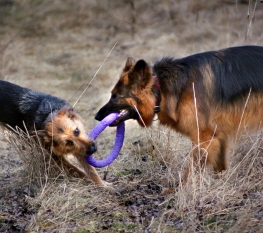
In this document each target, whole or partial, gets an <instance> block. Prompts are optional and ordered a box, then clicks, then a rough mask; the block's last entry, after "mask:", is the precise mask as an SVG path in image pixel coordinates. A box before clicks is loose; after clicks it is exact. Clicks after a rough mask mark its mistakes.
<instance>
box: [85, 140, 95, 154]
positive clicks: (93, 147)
mask: <svg viewBox="0 0 263 233" xmlns="http://www.w3.org/2000/svg"><path fill="white" fill-rule="evenodd" d="M96 151H97V146H96V144H95V143H92V144H91V145H90V146H89V147H88V150H87V154H88V155H91V154H93V153H95V152H96Z"/></svg>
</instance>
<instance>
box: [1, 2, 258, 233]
mask: <svg viewBox="0 0 263 233" xmlns="http://www.w3.org/2000/svg"><path fill="white" fill-rule="evenodd" d="M115 44H116V46H115V47H114V45H115ZM245 44H257V45H263V3H261V1H256V0H254V1H248V0H247V1H246V0H236V1H235V0H221V1H206V0H199V1H198V0H178V1H173V0H164V1H156V0H147V1H146V0H142V1H135V0H125V1H117V0H103V1H96V0H89V1H86V0H80V1H73V0H65V1H62V0H52V1H51V0H45V1H40V0H34V1H33V0H21V1H15V0H0V78H1V79H2V80H7V81H10V82H13V83H16V84H19V85H21V86H24V87H27V88H31V89H35V90H38V91H41V92H45V93H49V94H52V95H55V96H58V97H60V98H63V99H65V100H67V101H69V103H71V104H72V105H73V104H75V102H76V100H77V99H78V97H79V96H80V94H81V93H82V91H83V90H84V88H85V87H86V86H87V85H88V84H89V87H88V88H87V91H86V92H85V93H84V94H83V95H82V97H81V98H80V100H79V101H78V102H77V104H76V107H75V109H76V110H77V111H78V112H79V113H80V114H81V116H82V117H83V118H84V119H85V120H86V122H87V125H88V128H89V129H91V128H92V127H94V126H95V124H96V123H97V122H96V121H95V120H94V115H95V113H96V112H97V111H98V109H99V108H100V107H101V106H102V105H103V104H104V103H105V102H106V101H107V100H108V98H109V96H110V90H111V88H112V87H113V85H114V84H115V82H116V81H117V80H118V76H119V74H120V72H121V70H122V68H123V66H124V64H125V61H126V59H127V57H129V56H132V57H133V58H135V59H145V60H146V61H148V62H150V63H151V64H152V63H153V62H154V61H155V60H156V59H160V58H162V57H163V56H173V57H178V58H179V57H184V56H187V55H190V54H194V53H198V52H203V51H207V50H217V49H221V48H225V47H230V46H238V45H245ZM111 49H112V52H111V53H109V52H110V50H111ZM108 55H109V56H108ZM107 56H108V58H107V59H106V61H105V63H104V64H103V61H104V59H105V58H106V57H107ZM102 64H103V66H102V67H101V68H100V69H99V67H100V66H101V65H102ZM98 69H99V72H98V73H97V74H96V76H94V74H95V73H96V72H97V71H98ZM0 114H1V113H0ZM126 128H127V129H126V135H125V143H124V146H123V149H122V152H121V153H120V156H119V158H118V159H117V160H116V161H115V162H114V163H113V164H112V165H111V166H109V167H108V168H104V169H100V170H99V173H100V175H101V176H102V177H103V176H105V177H106V179H107V180H108V181H111V182H113V183H114V186H115V187H116V190H117V191H116V192H114V193H112V192H110V191H107V190H103V189H101V188H97V187H94V186H93V185H92V184H88V183H85V182H82V181H80V180H78V179H75V180H74V181H72V180H68V179H65V180H62V181H61V180H59V181H57V180H55V179H54V180H52V181H50V179H47V182H46V183H44V184H42V185H36V184H34V182H30V181H28V179H26V178H25V177H27V176H26V175H25V176H24V175H23V174H25V164H23V162H22V160H21V157H19V153H18V152H17V151H16V150H15V148H14V146H13V145H12V144H10V143H9V142H8V141H7V140H6V139H5V137H4V134H5V132H4V130H2V131H1V135H0V137H1V138H0V139H1V140H0V159H1V163H0V167H1V170H0V232H83V233H84V232H263V223H262V222H263V205H262V203H263V184H262V181H261V180H260V177H262V175H263V158H262V155H261V154H260V153H259V152H258V151H260V150H259V149H258V148H259V147H256V148H257V150H256V149H255V150H254V149H253V151H257V153H256V152H255V153H254V152H253V153H250V152H251V150H250V149H251V147H249V148H248V147H245V148H244V145H247V144H246V143H247V141H246V143H245V144H243V147H238V148H237V150H235V151H234V152H233V151H231V154H232V157H231V158H230V159H229V166H230V167H231V166H232V168H233V167H234V166H235V164H236V163H237V161H242V162H243V160H242V159H240V157H239V158H237V157H238V156H236V155H240V154H242V155H246V156H243V157H242V158H246V159H245V160H246V161H252V160H253V161H258V163H257V167H255V168H254V167H253V169H254V170H253V171H252V172H251V173H252V175H250V173H249V176H248V174H247V173H246V166H245V165H244V167H245V168H244V169H240V168H238V169H232V171H236V173H235V174H234V175H233V173H232V172H229V171H228V173H227V174H226V175H225V176H224V177H223V178H222V180H221V179H219V180H216V179H213V178H211V180H210V178H207V177H206V178H204V179H206V180H205V184H206V185H204V186H205V187H202V188H200V187H191V188H189V190H187V191H185V190H181V191H180V192H175V193H173V194H172V195H170V196H167V197H163V196H161V195H160V192H161V191H162V190H163V189H164V188H166V187H169V186H171V187H173V185H174V184H175V183H176V182H177V181H178V180H179V178H180V176H181V174H182V172H183V167H184V164H185V160H186V155H187V154H188V153H189V149H190V147H189V144H190V142H189V141H188V139H186V138H184V137H182V136H180V135H177V134H176V133H175V132H171V131H170V130H168V129H166V128H162V127H159V126H158V122H156V123H155V124H154V126H153V127H152V128H150V129H148V130H145V129H143V128H139V126H138V125H137V124H136V122H134V121H132V120H131V121H129V122H127V123H126ZM113 141H114V129H109V130H107V132H105V133H104V134H103V136H102V137H101V138H100V139H99V141H98V146H99V154H100V155H102V156H103V155H105V154H107V153H108V151H109V150H110V149H111V147H112V144H113ZM251 143H252V144H253V143H254V141H249V143H248V144H249V145H251ZM253 145H254V144H253ZM156 148H158V149H156ZM253 148H254V147H253ZM247 151H250V152H249V153H247ZM159 152H160V153H159ZM255 154H256V157H253V155H255ZM250 156H251V157H250ZM250 158H252V159H251V160H250ZM260 164H261V165H260ZM242 166H243V164H242V165H241V166H240V167H242ZM249 168H251V167H249ZM237 171H238V172H237ZM253 172H254V173H253ZM253 174H254V175H253ZM228 175H229V176H228ZM230 177H231V179H230ZM233 177H234V178H233ZM245 178H246V180H245ZM52 179H53V178H52ZM230 180H231V182H232V183H231V182H230ZM228 182H230V183H228ZM246 182H249V183H246ZM29 183H30V185H29Z"/></svg>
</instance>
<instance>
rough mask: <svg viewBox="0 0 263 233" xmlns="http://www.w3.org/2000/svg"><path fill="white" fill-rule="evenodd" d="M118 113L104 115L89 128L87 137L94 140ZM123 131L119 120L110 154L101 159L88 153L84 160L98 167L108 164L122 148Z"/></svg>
mask: <svg viewBox="0 0 263 233" xmlns="http://www.w3.org/2000/svg"><path fill="white" fill-rule="evenodd" d="M118 115H119V114H118V113H111V114H109V115H108V116H106V117H105V118H104V119H103V120H102V121H101V122H99V123H98V124H97V125H96V126H95V127H94V128H93V129H92V130H91V132H90V134H89V137H90V138H92V139H93V140H96V138H97V137H98V136H99V135H100V134H101V132H102V131H103V130H104V129H105V128H106V127H108V126H109V125H110V124H111V123H112V122H113V121H115V120H116V119H117V118H118ZM124 133H125V124H124V122H121V123H120V124H119V125H118V126H117V130H116V139H115V143H114V146H113V149H112V150H111V152H110V154H109V155H108V156H107V157H106V158H105V159H102V160H96V159H95V158H94V157H93V156H92V155H88V156H87V157H86V158H85V160H86V162H87V163H89V164H90V165H91V166H93V167H98V168H101V167H105V166H108V165H110V164H111V163H112V162H113V161H114V160H115V159H116V158H117V157H118V155H119V152H120V150H121V148H122V145H123V141H124Z"/></svg>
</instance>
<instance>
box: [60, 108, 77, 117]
mask: <svg viewBox="0 0 263 233" xmlns="http://www.w3.org/2000/svg"><path fill="white" fill-rule="evenodd" d="M58 116H60V117H62V116H67V117H68V118H70V119H72V120H73V119H75V118H76V114H75V111H74V109H73V108H72V107H64V108H62V109H60V110H59V112H58Z"/></svg>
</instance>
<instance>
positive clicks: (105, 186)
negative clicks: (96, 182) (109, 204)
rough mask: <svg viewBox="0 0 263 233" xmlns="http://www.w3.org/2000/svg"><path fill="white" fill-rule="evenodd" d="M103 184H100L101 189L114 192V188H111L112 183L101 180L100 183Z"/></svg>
mask: <svg viewBox="0 0 263 233" xmlns="http://www.w3.org/2000/svg"><path fill="white" fill-rule="evenodd" d="M102 182H103V183H102V185H101V186H102V187H103V188H106V189H108V190H110V191H115V188H114V186H113V184H112V183H109V182H107V181H105V180H103V181H102Z"/></svg>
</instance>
